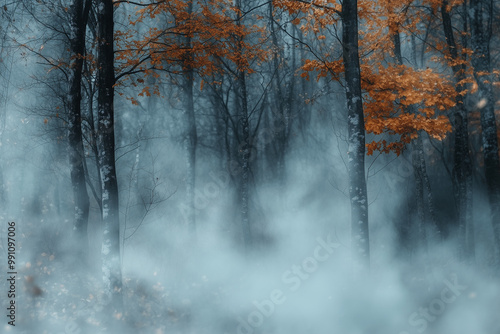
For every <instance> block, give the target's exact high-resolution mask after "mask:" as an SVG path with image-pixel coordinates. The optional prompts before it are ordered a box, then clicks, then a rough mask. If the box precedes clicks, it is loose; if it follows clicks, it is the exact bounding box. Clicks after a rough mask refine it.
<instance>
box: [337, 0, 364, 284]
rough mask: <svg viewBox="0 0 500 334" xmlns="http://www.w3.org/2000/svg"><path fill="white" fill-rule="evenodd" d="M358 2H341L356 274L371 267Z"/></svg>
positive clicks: (352, 238) (350, 194)
mask: <svg viewBox="0 0 500 334" xmlns="http://www.w3.org/2000/svg"><path fill="white" fill-rule="evenodd" d="M357 6H358V5H357V0H344V2H343V5H342V30H343V31H342V46H343V59H344V73H345V80H346V88H345V89H346V100H347V112H348V114H347V117H348V136H349V138H348V143H349V151H348V156H349V159H348V160H349V161H348V173H349V197H350V201H351V249H352V252H353V258H354V259H353V260H354V263H355V268H354V272H355V274H358V273H360V272H363V271H368V270H369V267H370V239H369V230H368V201H367V198H368V196H367V190H366V179H365V123H364V115H363V101H362V95H361V71H360V65H359V52H358V12H357Z"/></svg>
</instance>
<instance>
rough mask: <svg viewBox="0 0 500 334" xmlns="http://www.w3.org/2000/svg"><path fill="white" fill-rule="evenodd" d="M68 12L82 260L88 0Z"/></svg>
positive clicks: (72, 158) (72, 157)
mask: <svg viewBox="0 0 500 334" xmlns="http://www.w3.org/2000/svg"><path fill="white" fill-rule="evenodd" d="M70 8H71V9H70V11H71V35H70V47H71V54H72V55H71V59H70V76H69V78H70V79H69V86H70V88H69V94H68V105H69V117H68V120H69V121H68V123H69V124H68V128H69V129H68V140H69V154H68V155H69V163H70V169H71V185H72V189H73V200H74V210H75V220H74V223H73V230H74V233H75V238H76V240H75V241H76V242H77V245H76V249H77V256H78V257H79V258H80V259H81V260H82V261H83V262H84V263H85V262H86V256H87V254H88V236H87V225H88V218H89V206H90V202H89V195H88V192H87V185H86V180H85V170H84V159H85V154H84V148H83V138H82V112H81V104H80V103H81V100H82V94H81V88H82V69H83V58H82V57H83V54H84V51H85V31H86V21H87V17H88V13H89V9H90V1H89V0H86V1H85V3H84V0H74V1H73V2H72V4H71V7H70Z"/></svg>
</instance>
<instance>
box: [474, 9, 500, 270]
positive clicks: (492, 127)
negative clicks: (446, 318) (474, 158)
mask: <svg viewBox="0 0 500 334" xmlns="http://www.w3.org/2000/svg"><path fill="white" fill-rule="evenodd" d="M470 6H471V10H470V11H469V14H470V16H471V17H470V19H471V21H470V23H471V42H472V49H473V51H474V54H473V56H472V66H473V67H474V78H475V79H476V82H477V85H478V96H479V103H478V106H479V109H480V111H481V129H482V143H483V155H484V169H485V177H486V186H487V191H488V198H489V203H490V209H491V222H492V225H493V237H494V241H495V245H494V247H495V261H496V266H498V268H499V269H500V158H499V156H498V134H497V125H496V120H495V108H494V104H495V100H494V97H493V86H492V82H493V77H492V75H491V58H490V40H491V33H492V20H493V17H492V15H493V8H492V6H493V2H491V1H484V0H471V1H470ZM485 22H486V26H485V24H484V23H485Z"/></svg>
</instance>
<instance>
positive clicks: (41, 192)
mask: <svg viewBox="0 0 500 334" xmlns="http://www.w3.org/2000/svg"><path fill="white" fill-rule="evenodd" d="M9 8H10V7H9ZM9 10H10V9H9ZM124 13H125V12H124ZM124 13H121V14H120V15H122V16H123V17H126V15H125V14H126V13H125V14H124ZM122 19H123V18H122V17H121V16H120V20H122ZM26 20H27V19H26V17H25V16H22V17H21V18H20V19H19V21H20V22H22V23H23V24H26V27H28V26H29V24H28V23H26ZM14 26H15V24H14V25H13V26H9V29H10V30H9V31H11V32H12V31H13V32H12V34H13V35H14V36H17V38H19V36H24V37H26V40H27V41H30V40H31V35H33V36H37V37H36V38H35V37H33V40H35V39H36V41H38V42H37V43H38V44H41V43H42V42H43V43H46V44H42V45H47V46H46V47H45V48H46V49H49V51H43V52H47V53H42V48H40V47H39V48H40V50H38V49H36V50H35V51H37V52H39V53H42V54H43V55H44V56H46V57H49V56H51V55H53V54H56V55H57V54H58V52H60V50H62V49H63V48H62V47H61V45H60V42H59V41H58V40H56V39H54V38H53V37H47V36H45V35H44V34H43V33H42V32H43V30H42V28H40V27H39V26H38V27H35V28H34V27H31V26H29V27H30V28H29V29H28V28H26V29H25V30H23V28H22V27H14ZM13 27H14V28H13ZM89 29H90V28H89ZM0 31H1V30H0ZM138 32H139V28H138ZM281 38H282V41H283V44H287V43H291V42H290V41H289V39H290V38H289V37H283V36H282V37H281ZM26 43H28V42H26ZM38 44H37V45H38ZM6 45H7V44H6ZM289 49H292V48H291V47H290V46H288V44H287V49H286V50H288V51H287V52H289ZM31 51H33V49H31ZM2 52H3V53H1V54H0V55H1V56H2V58H1V59H2V62H1V70H0V74H1V80H2V82H1V89H2V93H1V94H0V96H1V101H0V103H1V104H2V105H1V106H0V108H1V112H2V114H1V119H0V121H1V124H0V125H1V133H0V183H1V185H0V186H1V187H2V188H1V193H0V232H1V234H0V236H1V238H0V249H1V252H0V254H1V257H2V259H1V260H0V273H1V275H0V277H1V283H0V295H1V305H2V310H3V314H2V322H1V323H0V333H19V334H25V333H26V334H44V333H47V334H77V333H78V334H85V333H89V334H90V333H109V334H115V333H116V334H118V333H119V334H121V333H145V334H150V333H151V334H166V333H179V334H180V333H182V334H184V333H186V334H190V333H192V334H205V333H206V334H302V333H318V334H322V333H346V334H379V333H380V334H382V333H384V334H388V333H389V334H390V333H394V334H416V333H426V334H432V333H473V334H500V323H499V322H498V321H497V320H496V319H497V318H498V309H499V306H500V284H499V281H498V274H499V268H498V264H497V262H496V261H497V260H498V259H495V257H494V254H495V252H494V250H495V247H498V246H499V245H495V244H494V238H493V228H492V224H491V213H490V205H489V202H488V196H487V191H486V181H485V179H484V166H483V165H482V158H481V157H478V156H479V155H480V154H479V153H478V152H481V150H482V148H481V144H478V142H479V139H478V138H480V133H479V132H478V131H479V130H477V128H478V127H474V131H476V132H474V131H472V130H471V133H472V132H473V133H472V134H471V142H472V144H471V147H472V146H473V148H474V150H476V151H474V152H473V153H474V154H473V157H474V159H476V160H475V161H474V181H473V194H474V195H473V201H472V205H473V210H472V219H471V221H472V222H473V224H472V227H473V230H474V234H472V233H471V231H470V229H471V227H470V226H469V227H467V228H468V234H467V236H468V237H469V238H472V240H473V241H474V242H473V243H472V245H473V248H474V251H475V255H474V256H473V257H471V258H467V259H464V258H463V257H461V256H460V254H459V253H460V251H459V250H460V247H461V246H462V245H461V244H460V240H458V227H457V226H458V213H457V207H456V204H455V199H454V195H453V183H452V178H453V176H452V175H450V174H449V171H447V169H450V168H451V166H452V164H453V159H452V153H451V152H452V151H453V147H452V146H453V139H454V137H453V136H454V135H453V134H452V133H451V134H449V136H448V137H447V138H445V139H444V140H443V141H439V140H435V139H433V138H431V137H429V136H427V135H426V134H423V133H422V138H423V145H424V153H425V163H426V166H427V174H428V176H429V180H430V184H431V186H432V196H433V197H432V200H431V202H432V204H433V207H434V213H433V214H434V216H435V217H434V218H432V219H435V221H436V223H437V224H436V226H434V225H433V223H432V219H431V218H430V215H431V214H427V211H426V220H425V221H424V222H422V223H423V226H424V229H425V236H426V238H425V240H421V239H419V234H418V233H419V231H418V227H417V226H418V224H417V220H418V219H419V217H417V209H416V198H415V196H416V195H415V193H416V191H415V187H416V186H415V171H414V168H413V166H412V147H411V145H408V147H407V149H406V150H405V151H404V152H403V153H402V154H400V155H396V154H395V153H393V152H391V153H381V152H375V154H374V155H370V156H366V161H365V174H366V182H367V188H368V211H369V217H368V221H369V233H370V235H369V245H370V263H369V271H367V272H364V273H363V274H362V275H359V274H358V273H357V272H356V271H355V270H354V264H355V259H353V253H354V252H353V249H352V247H351V204H350V203H351V202H350V198H349V175H348V169H347V161H348V143H347V127H346V124H347V114H346V107H345V105H346V101H345V98H344V94H345V90H344V87H343V86H342V85H341V84H339V83H338V82H335V81H332V80H329V79H328V78H321V79H318V80H317V81H315V80H311V81H305V80H302V79H303V78H301V77H300V75H299V74H297V73H298V72H297V73H296V70H297V68H293V69H289V70H288V72H287V73H284V74H283V82H284V83H283V87H286V88H287V89H289V87H290V86H292V82H293V83H294V84H295V85H296V87H299V88H297V90H298V92H296V94H295V95H294V96H293V103H292V104H291V106H289V108H290V109H287V110H288V112H289V114H288V116H287V119H286V125H283V124H284V122H285V121H284V120H283V119H280V118H277V116H276V115H277V113H276V110H275V109H276V108H275V106H274V104H276V103H278V102H276V101H277V99H278V98H277V96H278V93H277V89H276V87H274V86H272V84H271V81H272V80H273V79H272V77H273V75H271V74H270V73H271V71H270V70H268V69H262V72H261V73H260V74H259V75H257V74H256V75H255V76H253V77H252V76H251V75H250V74H248V78H249V79H248V92H249V93H248V95H249V97H248V100H249V104H250V109H251V110H252V113H251V116H249V119H250V126H251V138H252V141H253V145H252V148H251V154H250V162H249V164H250V177H249V178H250V182H249V189H250V190H249V192H248V198H247V199H248V203H249V204H248V216H249V221H250V231H251V236H252V240H251V241H252V242H251V244H250V245H248V244H245V242H244V232H243V230H244V228H243V223H242V218H241V216H242V214H241V213H242V207H241V201H243V200H242V199H241V194H240V184H239V182H240V179H241V175H242V174H241V171H239V172H238V171H236V172H235V170H236V169H235V168H233V167H234V165H236V166H238V165H239V164H240V163H241V161H240V160H239V159H240V156H241V148H240V146H238V144H239V143H240V142H239V140H240V138H238V134H240V135H241V133H242V132H241V125H238V124H240V123H237V122H240V120H237V121H236V123H237V125H233V126H234V128H231V125H230V120H231V118H230V117H229V118H224V117H225V116H221V115H224V114H223V113H222V112H221V110H222V109H223V108H222V107H221V106H220V104H217V103H221V102H220V101H218V100H217V99H216V98H217V97H218V95H217V94H218V93H220V92H219V91H217V89H220V90H221V91H222V93H221V95H224V94H227V95H225V96H227V99H226V100H224V101H223V102H224V103H222V104H223V107H226V109H227V110H233V109H234V110H239V108H240V106H239V104H238V101H237V100H238V97H237V93H235V91H236V88H234V87H233V81H236V80H235V79H234V78H231V79H230V80H226V81H224V82H222V81H223V80H222V79H221V83H220V87H219V86H217V85H213V87H209V86H210V85H209V84H208V83H206V82H204V81H203V79H202V78H201V76H200V77H196V78H195V79H194V85H193V87H194V110H195V117H196V122H195V126H196V130H197V144H196V145H197V146H196V163H195V166H194V167H193V168H194V171H195V180H196V181H195V184H194V216H195V219H196V229H195V231H193V230H192V229H190V228H189V226H188V225H189V222H188V215H189V210H190V207H189V203H187V200H186V197H187V195H188V194H187V193H188V190H187V189H188V186H187V184H188V183H189V180H188V179H189V172H188V170H187V167H186V152H185V144H184V141H183V140H184V138H183V134H184V127H185V124H184V123H185V111H184V110H183V102H184V100H183V99H185V96H183V94H182V90H181V89H180V88H179V87H180V84H179V81H180V79H178V78H179V77H178V76H175V75H171V74H168V75H165V76H163V74H162V76H161V77H160V78H156V79H151V80H152V81H154V80H157V81H155V82H154V84H157V85H158V87H159V88H158V89H159V91H160V93H159V95H154V96H151V97H145V96H140V97H138V96H137V94H138V90H139V91H140V89H138V88H137V86H134V85H127V84H123V85H121V86H120V85H119V86H117V88H116V92H117V93H116V94H115V99H114V103H115V121H116V123H115V128H114V131H115V144H116V147H115V162H116V170H117V180H118V195H119V203H120V206H119V221H120V265H121V274H122V284H123V286H122V288H121V291H119V294H120V296H121V297H122V298H123V309H122V311H123V312H122V313H118V314H117V313H115V314H114V315H113V318H114V319H112V318H110V317H109V313H108V312H107V311H108V310H110V309H112V308H113V307H115V306H114V305H111V304H110V302H109V300H108V299H107V298H108V297H107V295H106V287H105V286H104V283H103V275H104V274H103V267H104V266H103V262H102V256H103V249H102V243H103V228H102V215H101V209H100V203H99V199H102V193H101V188H100V187H101V185H100V175H99V172H98V171H99V166H98V165H99V164H98V161H97V159H96V156H97V155H96V154H95V152H94V148H95V142H93V141H92V140H93V138H94V137H92V135H91V134H92V131H93V130H94V129H90V127H91V126H90V125H88V124H95V123H96V121H95V120H94V119H92V116H95V115H96V114H97V112H96V106H95V105H92V102H95V101H94V100H96V97H95V96H94V95H93V94H94V93H96V92H95V91H92V92H90V93H89V92H88V91H91V90H92V89H94V88H95V80H96V79H95V74H90V75H89V78H88V86H89V87H87V88H86V89H88V91H87V90H85V89H84V90H83V91H85V93H84V94H83V95H84V98H86V99H87V100H85V101H84V102H82V109H84V110H83V111H82V114H83V119H84V122H82V123H85V122H87V123H88V124H87V123H85V126H84V129H83V132H84V134H83V135H84V153H85V156H84V158H83V160H84V161H85V164H86V165H85V172H86V182H87V190H88V192H89V198H90V212H89V219H88V227H87V230H86V232H87V234H88V254H87V257H88V258H87V259H86V260H83V259H81V258H78V257H77V256H75V252H77V251H78V249H75V248H78V246H77V245H79V243H78V240H76V239H75V237H74V232H73V228H74V226H73V225H74V220H75V212H74V210H75V206H76V204H75V200H74V193H73V188H72V187H73V185H72V179H71V170H70V168H71V167H70V162H69V159H68V150H69V149H70V148H69V144H68V135H67V132H68V121H67V118H68V113H69V111H68V108H69V107H68V105H67V99H68V97H67V92H66V90H67V87H66V85H67V81H65V80H67V77H65V76H64V75H63V74H60V73H59V72H58V71H59V69H57V68H56V69H52V68H51V67H48V66H47V64H46V63H44V62H43V61H40V58H37V54H36V52H34V53H33V52H32V53H30V52H27V54H28V55H26V54H25V52H26V51H25V49H23V47H22V46H21V45H20V43H17V44H16V43H12V44H9V46H8V47H7V46H6V47H4V46H2ZM61 52H62V51H61ZM293 52H294V54H295V51H293ZM289 58H291V56H290V55H288V56H287V58H286V59H287V62H290V63H291V60H290V59H289ZM297 62H298V60H297ZM266 66H267V65H266ZM283 66H285V65H283ZM261 67H262V68H264V67H265V66H264V65H262V66H261ZM266 71H267V72H266ZM55 73H58V74H55ZM177 74H178V73H177ZM252 75H253V74H252ZM132 77H133V76H132ZM133 78H134V80H135V79H137V78H138V77H133ZM141 78H142V77H141ZM141 80H142V79H141ZM231 80H233V81H231ZM301 80H302V81H301ZM285 81H286V82H285ZM203 84H204V85H205V87H203ZM214 87H215V88H214ZM84 88H85V87H84ZM91 88H92V89H91ZM283 89H284V88H283ZM290 89H291V88H290ZM130 97H133V98H134V99H136V103H131V101H130ZM290 99H291V100H292V97H290ZM306 100H307V101H306ZM89 101H90V102H89ZM497 104H498V102H497ZM221 108H222V109H221ZM259 112H260V114H259ZM221 113H222V114H221ZM228 113H229V114H230V113H231V111H228ZM232 115H233V116H234V117H235V118H236V116H235V115H236V113H235V114H232ZM259 115H260V116H259ZM273 117H274V118H273ZM89 119H91V120H90V121H89ZM228 119H229V120H228ZM221 120H222V121H221ZM224 121H225V123H224ZM474 126H475V125H474ZM219 127H224V128H223V129H222V130H221V129H219ZM471 127H472V126H471ZM238 131H240V132H238ZM286 131H288V132H286ZM285 132H286V139H283V138H284V133H285ZM382 137H383V138H386V139H387V140H391V139H394V137H391V136H390V135H387V134H382V135H380V138H382ZM228 138H229V139H228ZM375 138H379V137H377V136H375V135H373V134H368V135H367V140H366V141H367V142H369V141H371V140H375ZM377 140H378V139H377ZM283 141H285V142H286V143H285V144H283ZM281 145H283V146H281ZM282 147H286V154H283V156H284V160H283V161H280V160H279V158H277V157H278V156H279V153H277V152H280V150H281V148H282ZM188 165H189V163H188ZM101 167H102V166H101ZM422 196H423V195H422ZM429 197H430V196H429ZM426 203H427V202H426ZM426 210H429V208H427V207H426ZM471 235H472V236H471ZM11 239H15V241H12V240H11ZM11 242H12V244H11ZM9 254H14V255H15V259H14V258H12V259H14V260H15V263H13V264H11V263H9V262H8V260H9V259H10V258H9ZM11 265H12V267H11ZM12 277H14V278H12ZM12 301H15V317H14V318H12V317H9V315H12V314H13V313H12V312H11V310H12V308H11V305H13V303H12ZM13 320H14V322H13V323H9V322H12V321H13ZM13 324H15V326H14V325H13Z"/></svg>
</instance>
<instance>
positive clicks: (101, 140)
mask: <svg viewBox="0 0 500 334" xmlns="http://www.w3.org/2000/svg"><path fill="white" fill-rule="evenodd" d="M97 19H98V23H99V34H98V40H99V44H98V69H99V72H98V93H99V95H98V99H97V103H98V150H99V168H100V171H101V185H102V198H101V202H102V223H103V240H102V270H103V279H104V284H105V293H106V295H107V296H108V297H109V302H110V305H109V307H110V308H109V309H108V310H109V311H110V312H113V311H114V312H115V313H122V307H123V305H122V303H123V301H122V296H121V289H122V275H121V261H120V222H119V212H118V208H119V207H118V183H117V179H116V168H115V132H114V87H113V85H114V83H115V76H114V54H113V25H114V21H113V20H114V18H113V1H112V0H98V1H97Z"/></svg>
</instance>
